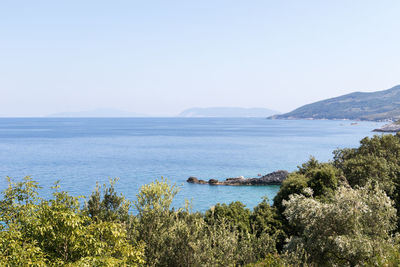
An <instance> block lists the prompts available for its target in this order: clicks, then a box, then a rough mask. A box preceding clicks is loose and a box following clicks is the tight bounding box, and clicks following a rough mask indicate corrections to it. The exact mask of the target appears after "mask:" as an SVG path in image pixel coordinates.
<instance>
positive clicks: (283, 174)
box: [187, 170, 289, 185]
mask: <svg viewBox="0 0 400 267" xmlns="http://www.w3.org/2000/svg"><path fill="white" fill-rule="evenodd" d="M288 175H289V172H287V171H284V170H279V171H275V172H271V173H269V174H267V175H264V176H262V177H260V178H244V177H236V178H227V179H225V181H218V180H217V179H210V180H208V181H205V180H200V179H197V178H196V177H193V176H191V177H189V178H188V179H187V182H188V183H192V184H209V185H280V184H282V182H283V180H285V179H286V178H287V176H288Z"/></svg>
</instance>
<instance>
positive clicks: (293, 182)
mask: <svg viewBox="0 0 400 267" xmlns="http://www.w3.org/2000/svg"><path fill="white" fill-rule="evenodd" d="M308 180H309V179H308V178H307V177H306V176H305V175H304V174H301V173H296V172H295V173H291V174H289V176H288V178H286V179H285V180H284V181H283V183H282V185H281V188H280V189H279V192H278V193H277V195H276V196H275V198H274V206H275V207H276V208H277V209H278V211H279V212H281V213H282V212H283V211H284V209H285V207H284V206H283V204H282V202H283V201H284V200H287V199H289V196H290V195H292V194H301V193H302V192H303V190H304V189H305V188H306V187H307V185H308Z"/></svg>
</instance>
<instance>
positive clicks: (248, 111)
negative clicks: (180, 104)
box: [179, 107, 279, 117]
mask: <svg viewBox="0 0 400 267" xmlns="http://www.w3.org/2000/svg"><path fill="white" fill-rule="evenodd" d="M277 113H279V112H278V111H274V110H270V109H266V108H237V107H213V108H190V109H186V110H184V111H182V112H181V113H180V114H179V116H180V117H268V116H271V115H273V114H277Z"/></svg>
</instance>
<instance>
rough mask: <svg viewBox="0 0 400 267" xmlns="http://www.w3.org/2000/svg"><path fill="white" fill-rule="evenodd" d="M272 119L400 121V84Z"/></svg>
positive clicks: (310, 105)
mask: <svg viewBox="0 0 400 267" xmlns="http://www.w3.org/2000/svg"><path fill="white" fill-rule="evenodd" d="M269 118H270V119H349V120H371V121H384V120H398V119H400V85H397V86H395V87H393V88H391V89H388V90H384V91H378V92H372V93H363V92H355V93H351V94H347V95H343V96H339V97H335V98H330V99H326V100H322V101H318V102H315V103H312V104H308V105H305V106H302V107H299V108H297V109H295V110H293V111H291V112H289V113H285V114H281V115H274V116H271V117H269Z"/></svg>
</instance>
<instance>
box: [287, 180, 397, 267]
mask: <svg viewBox="0 0 400 267" xmlns="http://www.w3.org/2000/svg"><path fill="white" fill-rule="evenodd" d="M284 205H285V206H286V209H285V212H284V214H285V215H286V216H287V218H288V220H289V223H290V224H292V225H296V227H298V228H300V229H301V231H300V234H299V235H298V236H292V237H291V238H290V240H289V243H288V244H287V246H286V248H287V250H288V251H293V250H296V249H298V248H299V247H300V248H304V250H305V251H306V252H307V253H308V255H309V256H310V260H311V261H312V262H315V263H316V264H318V265H321V264H324V265H330V266H356V265H358V264H367V265H376V264H379V263H380V262H379V261H380V259H382V258H385V255H386V252H387V251H388V249H389V248H391V247H392V246H393V244H394V242H393V239H392V238H391V235H390V233H391V232H392V231H393V230H394V227H395V223H394V222H395V219H396V210H395V209H394V208H393V207H392V201H391V200H390V198H389V197H387V196H386V194H385V193H384V191H382V190H381V189H379V188H378V187H372V186H370V185H367V186H365V187H363V188H359V189H352V188H348V187H340V188H339V189H338V190H337V191H335V194H334V195H333V197H332V199H330V201H329V202H320V201H318V200H317V199H314V198H312V197H305V196H303V195H298V194H295V195H292V196H290V200H289V201H284Z"/></svg>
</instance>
